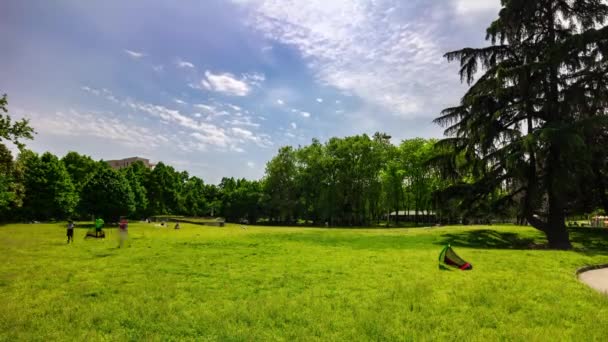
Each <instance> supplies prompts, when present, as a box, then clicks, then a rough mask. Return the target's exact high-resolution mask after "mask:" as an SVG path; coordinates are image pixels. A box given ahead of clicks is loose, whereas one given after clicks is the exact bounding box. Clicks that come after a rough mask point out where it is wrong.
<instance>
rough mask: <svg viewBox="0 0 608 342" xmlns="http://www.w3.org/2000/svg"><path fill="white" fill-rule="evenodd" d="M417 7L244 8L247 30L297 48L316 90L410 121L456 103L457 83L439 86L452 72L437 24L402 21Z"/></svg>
mask: <svg viewBox="0 0 608 342" xmlns="http://www.w3.org/2000/svg"><path fill="white" fill-rule="evenodd" d="M450 1H454V0H450ZM463 1H464V0H463ZM485 1H487V0H479V2H485ZM467 2H468V0H467ZM495 2H498V0H496V1H495ZM237 3H241V4H242V3H243V2H242V1H237ZM416 5H418V6H422V5H421V4H420V2H412V3H410V2H407V1H395V0H383V1H371V0H333V1H326V0H309V1H305V2H304V1H284V0H248V1H246V5H244V6H246V8H247V9H248V10H249V13H250V17H249V19H248V24H249V25H250V26H252V27H253V28H255V29H257V30H258V31H260V32H262V33H263V34H265V36H266V37H267V38H269V39H272V40H275V41H279V42H281V43H283V44H287V45H291V46H293V47H295V48H296V49H298V50H299V52H300V53H301V55H302V56H303V57H304V58H305V59H306V61H307V65H308V66H309V67H310V68H311V70H312V71H313V72H314V73H315V75H316V78H317V79H318V81H319V82H320V83H321V84H322V85H329V86H332V87H335V88H337V89H338V90H340V91H341V92H342V93H344V94H351V93H352V94H354V95H357V96H358V97H360V98H361V99H363V100H364V101H365V102H366V103H367V104H368V105H372V106H376V107H377V106H379V107H381V108H383V109H385V110H386V112H388V113H393V114H395V115H398V116H401V117H410V118H411V117H414V116H418V115H422V114H426V115H428V112H430V111H435V110H436V111H438V110H440V109H441V108H443V106H444V105H446V101H447V103H449V102H450V101H452V100H455V99H457V97H458V94H457V92H458V91H457V90H456V91H454V89H453V88H455V86H456V85H457V84H458V80H457V79H456V78H455V79H454V81H453V83H451V84H450V83H449V82H446V81H445V78H446V76H445V75H449V74H450V72H452V71H453V69H452V68H450V67H449V66H448V65H447V63H444V60H443V57H442V56H443V54H444V52H445V51H444V49H443V47H441V46H440V43H439V42H438V39H437V38H438V36H440V35H441V32H440V31H441V29H440V21H438V20H430V17H429V16H430V14H428V15H426V16H425V15H420V16H418V18H412V19H411V20H407V21H405V20H403V18H402V14H404V13H411V12H412V11H413V10H414V6H416ZM427 6H431V5H427ZM421 75H424V77H421ZM436 94H442V96H436Z"/></svg>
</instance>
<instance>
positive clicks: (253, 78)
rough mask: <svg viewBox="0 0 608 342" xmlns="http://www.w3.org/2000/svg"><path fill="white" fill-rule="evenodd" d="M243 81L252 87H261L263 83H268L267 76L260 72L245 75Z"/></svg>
mask: <svg viewBox="0 0 608 342" xmlns="http://www.w3.org/2000/svg"><path fill="white" fill-rule="evenodd" d="M243 80H244V81H245V82H247V83H249V84H251V85H254V86H260V85H261V84H262V82H264V81H266V76H265V75H264V74H262V73H259V72H251V73H247V74H243Z"/></svg>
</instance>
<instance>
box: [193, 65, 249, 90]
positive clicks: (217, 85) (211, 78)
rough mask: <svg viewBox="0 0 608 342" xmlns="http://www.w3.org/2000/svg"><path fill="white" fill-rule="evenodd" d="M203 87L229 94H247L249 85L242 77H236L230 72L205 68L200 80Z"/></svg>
mask: <svg viewBox="0 0 608 342" xmlns="http://www.w3.org/2000/svg"><path fill="white" fill-rule="evenodd" d="M201 85H202V86H203V88H204V89H207V90H210V91H214V92H218V93H222V94H225V95H231V96H247V95H248V94H249V93H250V92H251V86H250V84H249V83H247V81H246V79H244V78H237V77H236V76H235V75H233V74H231V73H218V74H214V73H213V72H211V71H209V70H207V71H205V77H204V78H203V79H202V80H201Z"/></svg>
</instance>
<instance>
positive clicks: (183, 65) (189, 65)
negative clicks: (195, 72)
mask: <svg viewBox="0 0 608 342" xmlns="http://www.w3.org/2000/svg"><path fill="white" fill-rule="evenodd" d="M175 65H176V66H177V67H178V68H181V69H185V68H189V69H194V64H192V63H191V62H188V61H184V60H182V59H178V60H177V61H176V62H175Z"/></svg>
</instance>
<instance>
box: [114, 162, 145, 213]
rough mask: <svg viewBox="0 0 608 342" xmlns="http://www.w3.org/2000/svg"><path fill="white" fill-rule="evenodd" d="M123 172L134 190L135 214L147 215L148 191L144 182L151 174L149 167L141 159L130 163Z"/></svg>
mask: <svg viewBox="0 0 608 342" xmlns="http://www.w3.org/2000/svg"><path fill="white" fill-rule="evenodd" d="M121 172H122V174H123V175H124V176H125V179H126V180H127V183H129V187H130V188H131V191H132V192H133V200H134V203H135V210H134V211H133V215H135V216H136V217H143V216H145V215H146V213H147V210H148V191H147V190H146V188H145V187H144V184H145V182H146V177H147V176H148V175H149V169H148V168H147V167H146V166H145V165H144V164H143V163H142V162H141V161H137V162H135V163H133V164H131V165H129V167H127V168H124V169H122V170H121Z"/></svg>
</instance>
